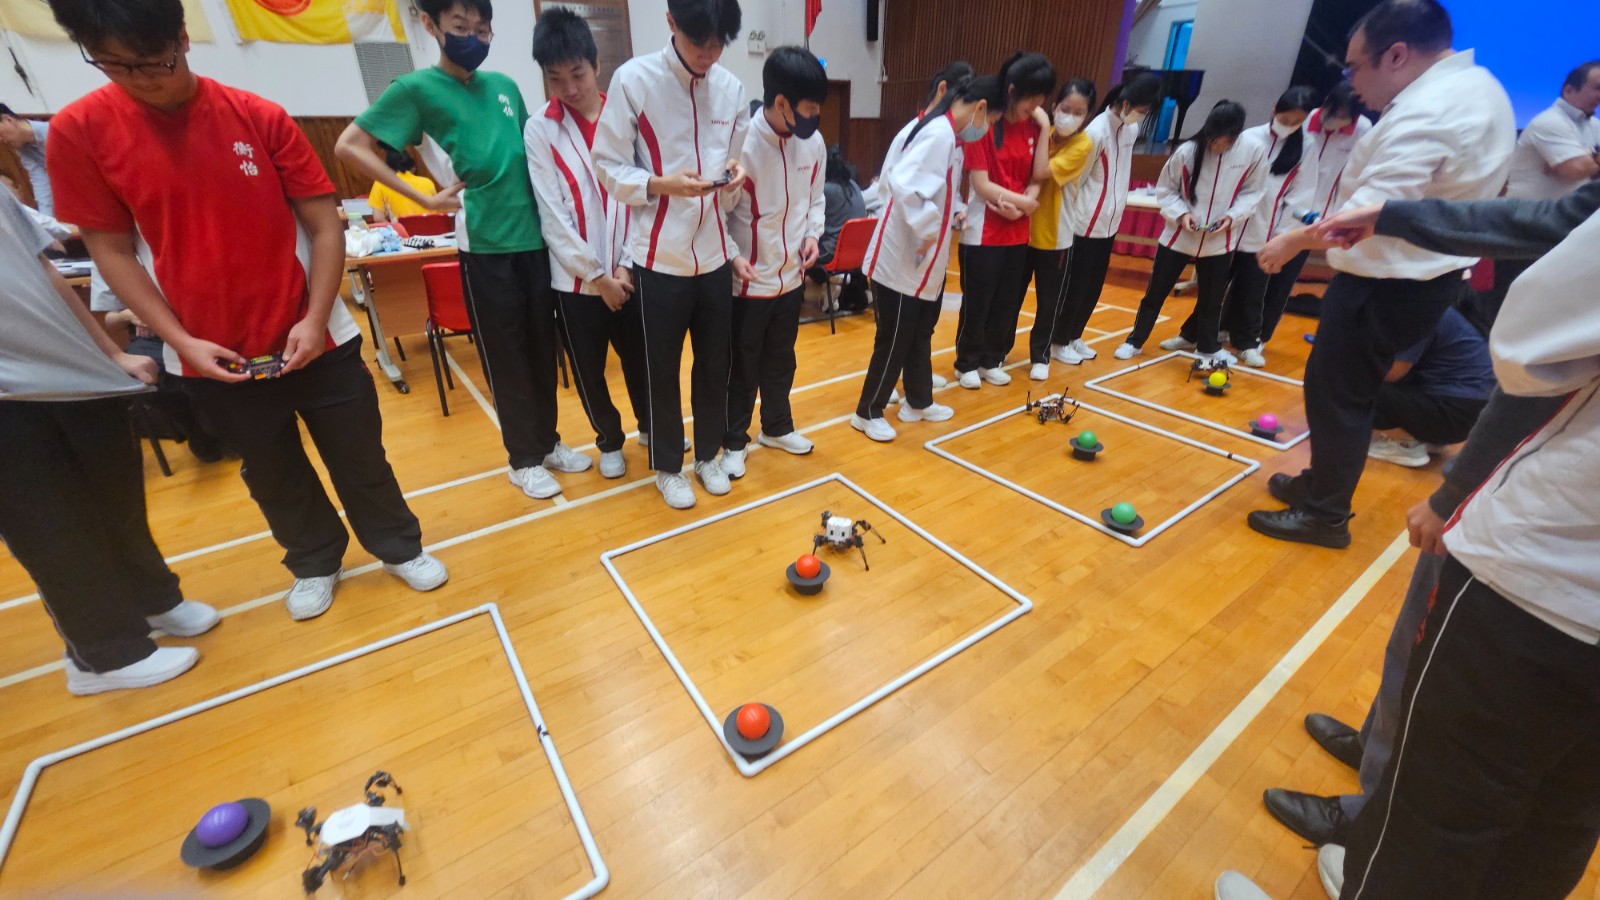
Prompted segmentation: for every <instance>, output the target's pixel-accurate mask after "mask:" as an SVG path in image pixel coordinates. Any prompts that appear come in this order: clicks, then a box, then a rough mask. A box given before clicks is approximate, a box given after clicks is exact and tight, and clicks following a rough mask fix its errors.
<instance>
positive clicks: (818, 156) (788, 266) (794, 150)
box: [728, 115, 828, 300]
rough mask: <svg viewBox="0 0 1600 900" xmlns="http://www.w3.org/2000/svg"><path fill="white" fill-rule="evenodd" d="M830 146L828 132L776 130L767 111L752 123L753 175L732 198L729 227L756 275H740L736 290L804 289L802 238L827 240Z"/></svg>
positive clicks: (748, 166)
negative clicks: (796, 133)
mask: <svg viewBox="0 0 1600 900" xmlns="http://www.w3.org/2000/svg"><path fill="white" fill-rule="evenodd" d="M827 155H828V148H827V145H826V144H825V143H823V140H822V135H820V134H813V135H812V136H811V137H808V138H806V139H805V140H803V141H802V140H800V139H799V138H796V137H793V136H790V135H782V134H779V133H778V132H776V131H774V130H773V128H772V125H771V123H769V122H768V121H767V117H766V116H765V115H757V116H756V117H755V119H754V121H752V122H751V123H750V134H749V136H748V137H747V138H746V140H745V142H744V153H743V155H742V157H741V159H740V164H741V165H743V166H744V171H745V175H746V176H747V177H748V179H749V180H747V181H746V182H745V183H744V187H743V188H741V189H740V190H739V192H738V193H737V194H736V195H734V196H733V197H731V198H730V206H731V208H730V209H729V210H728V230H729V231H730V232H732V234H733V241H734V243H735V244H737V245H738V247H739V255H740V256H743V257H744V258H745V259H746V260H747V261H748V262H749V263H750V265H751V266H752V267H754V268H755V270H756V280H754V281H744V280H742V279H739V278H737V277H735V279H734V283H733V288H734V293H735V294H737V295H738V296H740V297H748V298H750V299H753V300H767V299H771V298H773V297H779V296H782V295H783V294H787V293H789V292H790V291H794V290H799V289H800V287H801V285H802V284H803V282H804V276H805V273H804V272H803V271H802V270H801V268H800V244H801V243H802V242H803V241H804V240H805V239H806V238H814V239H816V240H819V241H820V240H822V230H823V227H824V226H825V225H826V221H825V219H824V216H823V213H824V212H825V210H826V209H827V203H826V201H825V200H824V199H823V193H822V182H823V177H822V176H823V168H824V165H825V160H826V158H827Z"/></svg>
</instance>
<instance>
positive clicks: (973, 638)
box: [600, 472, 1033, 778]
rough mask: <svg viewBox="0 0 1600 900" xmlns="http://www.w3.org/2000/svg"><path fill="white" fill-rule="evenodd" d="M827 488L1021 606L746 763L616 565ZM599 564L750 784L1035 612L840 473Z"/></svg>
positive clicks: (607, 556)
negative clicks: (839, 489)
mask: <svg viewBox="0 0 1600 900" xmlns="http://www.w3.org/2000/svg"><path fill="white" fill-rule="evenodd" d="M825 484H838V485H842V486H843V487H844V488H845V489H846V490H848V491H850V492H851V493H854V494H856V495H857V496H859V497H860V498H861V499H863V500H865V501H866V502H867V503H868V504H870V505H872V506H874V507H876V508H877V509H878V510H879V511H880V512H882V513H884V514H885V515H887V516H889V517H890V518H892V519H894V520H895V521H896V522H899V523H900V524H901V525H902V526H904V527H905V528H906V529H907V530H908V531H910V532H911V533H912V534H915V535H916V536H917V537H920V538H922V539H923V540H924V541H927V542H928V543H930V544H932V545H933V546H934V548H935V549H937V550H939V551H942V552H943V553H945V554H946V555H948V556H949V557H950V558H951V559H954V560H955V561H956V562H957V563H958V564H959V565H961V566H962V567H963V568H965V569H967V570H968V571H970V572H972V573H973V574H974V575H977V576H978V577H979V578H981V579H982V580H984V581H985V582H988V583H989V585H990V586H992V587H995V588H997V589H999V591H1000V592H1001V593H1003V594H1005V595H1006V596H1007V597H1009V598H1010V599H1011V600H1014V601H1015V602H1016V604H1017V606H1016V608H1015V609H1011V610H1009V611H1007V612H1006V613H1005V614H1004V615H1001V616H1000V617H999V618H996V619H992V620H990V621H989V622H987V623H986V624H984V625H981V626H979V627H978V628H977V629H975V630H974V631H972V632H971V633H969V634H967V635H966V636H965V637H963V638H961V639H960V640H957V641H955V642H954V643H952V644H950V645H948V646H946V647H945V648H944V649H942V650H940V651H938V652H937V653H935V654H933V655H932V656H930V657H928V658H926V659H924V660H922V661H921V662H919V663H917V664H916V665H914V666H912V667H911V668H910V669H908V670H906V671H905V672H904V673H902V674H900V675H897V676H895V677H894V678H892V679H890V680H889V681H888V683H886V684H884V685H883V686H881V687H879V688H877V689H875V690H873V691H872V692H870V693H868V694H866V695H865V696H863V697H861V698H860V699H858V700H856V701H854V702H852V703H851V704H849V705H848V706H846V707H845V708H844V709H842V710H840V711H839V712H836V713H834V714H833V715H831V716H828V717H827V718H826V719H823V720H822V721H821V722H819V723H817V724H816V725H814V726H812V727H811V728H809V729H807V730H806V731H805V732H804V733H802V734H800V735H798V736H796V737H792V738H790V739H789V740H787V741H784V742H783V743H781V744H779V745H778V746H777V747H776V748H775V749H773V750H772V751H771V752H769V753H767V754H766V755H764V756H761V757H758V758H756V759H747V758H745V757H744V756H742V755H740V754H739V753H738V752H737V751H735V750H734V749H733V746H732V745H731V744H729V743H728V739H727V737H726V736H725V735H724V734H723V727H722V718H721V716H719V715H718V714H717V712H716V711H715V710H713V709H712V708H711V704H710V703H709V702H707V701H706V698H705V695H703V694H701V693H700V689H699V688H698V687H697V686H696V685H695V683H694V679H693V678H692V677H690V675H689V672H688V670H687V669H685V668H684V667H683V665H682V664H681V663H679V662H678V657H677V655H676V654H674V653H673V652H672V648H671V647H669V646H668V645H667V639H666V638H665V637H663V636H662V634H661V632H660V631H659V630H657V628H656V626H655V622H654V621H653V620H652V619H651V618H650V614H649V613H647V612H645V609H644V606H643V605H642V604H641V603H640V602H639V598H637V597H635V596H634V594H633V590H632V588H630V587H629V586H628V582H627V579H625V578H623V577H622V573H621V572H620V571H618V570H617V567H616V564H615V560H616V559H617V558H619V557H622V556H625V555H627V554H629V553H632V552H634V551H635V550H641V549H643V548H645V547H649V546H651V545H653V544H657V543H660V542H662V541H668V540H671V539H672V538H674V537H677V536H679V535H682V534H686V533H688V532H690V531H694V530H695V529H698V528H704V527H706V526H708V525H713V524H715V523H717V522H721V521H724V520H726V519H729V518H732V517H734V516H737V515H739V514H740V513H744V512H749V511H750V510H752V509H757V508H760V507H762V506H766V505H768V504H771V503H776V502H778V501H780V500H784V499H786V498H789V497H793V496H795V495H797V494H801V493H804V492H805V491H809V490H812V489H814V488H818V487H821V486H822V485H825ZM600 563H601V564H602V565H603V566H605V569H606V572H608V573H609V574H610V575H611V579H612V580H613V581H615V582H616V584H617V588H618V589H619V590H621V591H622V596H623V597H624V599H626V600H627V601H628V605H629V606H631V607H632V608H633V612H634V614H635V615H637V616H638V617H639V622H640V623H641V624H643V625H644V628H645V631H646V632H648V633H649V635H650V639H651V640H652V641H654V642H655V645H656V649H658V650H660V651H661V655H662V657H663V658H664V659H665V660H666V661H667V665H668V666H670V667H671V668H672V671H673V672H674V673H676V674H677V676H678V681H679V682H680V683H681V684H682V685H683V686H684V688H685V689H686V690H687V691H688V692H689V697H690V699H692V700H693V701H694V705H695V707H696V708H697V709H699V710H700V715H701V716H703V717H704V718H705V720H706V724H707V725H709V726H711V731H712V733H714V734H715V735H716V736H717V740H718V741H719V742H720V743H721V744H722V749H723V750H725V751H726V752H727V754H728V757H729V758H730V759H732V760H733V764H734V765H735V766H736V767H737V768H738V769H739V773H740V774H742V775H744V776H745V777H746V778H753V777H755V776H756V775H759V774H761V773H762V772H764V771H766V770H767V769H768V768H770V767H771V766H772V765H773V764H775V763H777V762H778V761H779V760H781V759H783V758H784V757H786V756H788V755H790V754H791V753H794V752H795V751H796V750H799V749H800V748H801V747H804V746H805V745H807V744H809V743H811V742H812V741H814V740H816V739H817V738H819V737H821V736H822V735H824V734H826V733H827V732H828V731H830V730H832V729H833V728H835V727H837V726H839V725H840V724H841V723H843V722H844V721H845V720H846V719H849V718H850V717H852V716H854V715H856V714H857V713H859V712H861V711H862V710H864V709H866V708H867V707H869V706H872V705H873V704H875V703H877V702H878V701H879V700H882V699H883V698H885V697H887V696H889V695H890V694H892V693H894V692H895V691H898V690H900V689H901V688H903V687H905V686H906V685H908V684H910V683H911V682H913V681H915V680H917V679H918V678H920V677H922V676H923V675H926V674H927V673H928V672H930V671H932V670H933V669H934V668H936V667H937V666H939V665H941V664H943V663H945V662H948V661H950V660H951V659H953V658H954V657H955V656H956V655H957V654H959V653H961V652H962V651H964V650H967V649H969V648H971V647H972V646H973V645H975V644H977V643H978V642H979V641H981V640H983V639H984V638H986V637H988V636H989V635H991V634H994V633H995V632H996V631H999V630H1000V629H1001V628H1004V627H1005V626H1007V625H1009V624H1011V623H1012V622H1014V621H1016V620H1017V619H1018V618H1019V617H1021V616H1024V615H1026V614H1027V613H1028V612H1029V611H1030V610H1032V609H1033V601H1032V600H1029V599H1028V598H1027V597H1024V596H1023V595H1022V594H1020V593H1018V592H1017V591H1016V590H1015V589H1013V588H1012V587H1011V586H1010V585H1008V584H1006V583H1005V582H1004V581H1001V580H1000V579H999V578H997V577H995V576H994V575H992V574H990V572H989V571H988V570H987V569H984V568H983V567H981V566H979V565H978V564H977V563H975V562H973V561H972V560H970V559H968V558H967V557H965V556H963V555H961V553H959V552H958V551H956V550H955V549H954V548H952V547H951V546H950V545H949V544H946V543H945V542H944V541H941V540H939V539H938V538H936V537H934V536H933V535H932V534H930V533H929V532H928V531H926V530H924V529H923V528H922V527H920V526H918V525H917V524H916V523H915V522H912V521H911V520H910V519H908V518H906V517H905V516H903V515H901V514H900V513H899V512H898V511H896V510H895V509H894V508H893V507H891V506H889V505H888V504H886V503H884V502H883V501H882V500H879V499H878V498H877V497H874V496H873V495H871V494H869V493H867V492H866V491H865V490H863V489H862V488H861V487H860V486H859V485H857V484H856V483H855V482H853V481H851V480H850V479H848V478H846V477H844V476H843V475H841V474H839V473H838V472H835V473H833V474H831V475H825V476H823V477H821V478H818V479H816V480H814V481H809V482H806V483H805V484H801V485H796V486H795V487H792V488H789V489H788V490H785V491H780V492H779V493H776V494H772V495H771V496H768V497H762V498H761V499H759V500H754V501H752V502H750V503H746V504H744V505H743V506H739V507H735V508H734V509H730V510H728V511H726V512H722V513H718V514H717V515H714V516H710V517H708V518H705V519H701V520H699V521H698V522H692V523H690V524H688V525H682V526H679V527H677V528H674V529H671V530H670V531H664V532H662V533H660V534H657V535H653V536H651V537H647V538H645V539H644V540H641V541H635V542H634V543H632V544H629V545H627V546H626V547H620V548H618V549H615V550H608V551H606V552H605V553H602V554H600Z"/></svg>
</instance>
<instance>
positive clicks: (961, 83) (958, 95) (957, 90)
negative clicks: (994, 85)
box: [903, 75, 994, 147]
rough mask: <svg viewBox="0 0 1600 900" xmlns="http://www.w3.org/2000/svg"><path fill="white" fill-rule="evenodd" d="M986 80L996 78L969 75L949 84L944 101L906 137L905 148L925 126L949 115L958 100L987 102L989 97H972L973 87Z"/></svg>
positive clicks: (929, 111) (958, 138) (924, 117)
mask: <svg viewBox="0 0 1600 900" xmlns="http://www.w3.org/2000/svg"><path fill="white" fill-rule="evenodd" d="M985 79H988V80H989V81H993V80H994V77H993V76H991V75H985V76H983V78H973V77H972V76H971V75H967V76H963V77H962V78H961V79H960V80H958V81H955V82H953V83H949V84H948V86H947V88H946V90H945V92H944V99H943V100H940V101H939V102H938V104H937V105H935V106H934V107H933V109H930V110H928V114H927V115H925V116H923V117H922V119H921V120H920V121H918V122H917V124H916V125H915V126H914V127H913V128H912V129H911V133H910V134H908V135H906V142H905V144H904V145H903V146H905V147H909V146H911V142H912V141H914V140H916V139H917V134H918V132H920V131H922V128H923V126H924V125H927V124H928V123H929V122H932V121H933V120H934V119H937V118H939V117H940V116H943V115H944V114H945V113H948V112H949V111H950V107H952V106H954V105H955V102H956V101H957V100H967V99H973V100H986V99H988V97H987V96H980V97H972V96H971V95H972V94H973V93H974V88H973V86H974V85H975V84H976V83H977V82H979V81H983V80H985ZM960 139H961V138H960V136H957V138H956V140H958V141H959V140H960Z"/></svg>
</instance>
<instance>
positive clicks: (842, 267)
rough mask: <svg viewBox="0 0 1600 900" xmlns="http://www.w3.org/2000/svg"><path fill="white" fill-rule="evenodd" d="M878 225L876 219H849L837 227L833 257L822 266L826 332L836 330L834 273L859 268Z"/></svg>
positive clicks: (845, 272)
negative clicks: (826, 321)
mask: <svg viewBox="0 0 1600 900" xmlns="http://www.w3.org/2000/svg"><path fill="white" fill-rule="evenodd" d="M877 227H878V220H877V219H851V220H850V221H848V222H846V223H844V227H843V228H841V229H839V240H838V241H837V242H835V243H834V245H833V259H830V260H828V264H827V265H825V266H823V267H822V268H823V271H825V272H827V273H828V284H827V291H828V333H829V334H833V333H836V332H837V331H838V326H836V325H835V324H834V319H835V318H836V317H837V316H838V314H839V298H838V296H837V295H835V293H834V287H833V278H834V276H835V275H848V274H849V273H851V272H854V271H856V270H857V269H860V268H861V264H862V263H863V262H865V261H866V258H867V245H868V244H870V243H872V232H873V231H874V230H876V229H877Z"/></svg>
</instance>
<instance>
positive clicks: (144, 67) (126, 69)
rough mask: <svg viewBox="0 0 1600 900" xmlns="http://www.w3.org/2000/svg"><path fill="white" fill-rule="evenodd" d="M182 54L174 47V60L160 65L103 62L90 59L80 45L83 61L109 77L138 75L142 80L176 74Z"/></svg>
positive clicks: (79, 53)
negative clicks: (179, 56) (179, 57)
mask: <svg viewBox="0 0 1600 900" xmlns="http://www.w3.org/2000/svg"><path fill="white" fill-rule="evenodd" d="M181 52H182V51H181V50H180V49H179V48H178V47H173V48H172V58H171V59H169V60H167V61H166V62H159V63H118V62H101V61H100V60H98V59H90V58H89V52H88V51H87V50H84V49H83V45H81V44H80V45H78V55H80V56H82V57H83V61H84V62H86V63H88V64H89V65H91V66H94V67H95V68H96V69H99V70H100V71H102V72H104V73H106V74H107V75H125V76H133V75H138V76H139V77H141V78H165V77H167V76H168V75H171V74H172V73H173V72H176V71H177V70H178V54H179V53H181Z"/></svg>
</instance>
